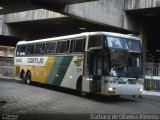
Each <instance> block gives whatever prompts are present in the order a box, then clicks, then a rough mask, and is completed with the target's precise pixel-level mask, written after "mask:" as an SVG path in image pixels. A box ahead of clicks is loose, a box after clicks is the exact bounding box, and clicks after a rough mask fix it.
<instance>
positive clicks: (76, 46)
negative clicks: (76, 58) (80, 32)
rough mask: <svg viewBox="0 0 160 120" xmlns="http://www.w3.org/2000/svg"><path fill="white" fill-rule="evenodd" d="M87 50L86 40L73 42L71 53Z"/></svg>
mask: <svg viewBox="0 0 160 120" xmlns="http://www.w3.org/2000/svg"><path fill="white" fill-rule="evenodd" d="M84 48H85V39H78V40H72V41H71V52H83V51H84Z"/></svg>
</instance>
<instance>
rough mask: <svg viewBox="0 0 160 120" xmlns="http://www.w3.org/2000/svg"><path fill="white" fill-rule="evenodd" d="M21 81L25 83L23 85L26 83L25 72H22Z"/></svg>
mask: <svg viewBox="0 0 160 120" xmlns="http://www.w3.org/2000/svg"><path fill="white" fill-rule="evenodd" d="M20 79H21V80H22V81H23V83H25V72H24V70H22V71H21V74H20Z"/></svg>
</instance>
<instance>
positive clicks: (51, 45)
mask: <svg viewBox="0 0 160 120" xmlns="http://www.w3.org/2000/svg"><path fill="white" fill-rule="evenodd" d="M55 52H56V42H50V43H46V53H55Z"/></svg>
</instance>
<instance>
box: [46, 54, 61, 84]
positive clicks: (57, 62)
mask: <svg viewBox="0 0 160 120" xmlns="http://www.w3.org/2000/svg"><path fill="white" fill-rule="evenodd" d="M62 60H63V57H56V60H55V63H54V64H53V66H52V68H51V71H50V73H49V75H48V79H47V83H48V84H52V82H53V80H54V78H55V76H56V75H57V71H58V66H60V64H61V62H62Z"/></svg>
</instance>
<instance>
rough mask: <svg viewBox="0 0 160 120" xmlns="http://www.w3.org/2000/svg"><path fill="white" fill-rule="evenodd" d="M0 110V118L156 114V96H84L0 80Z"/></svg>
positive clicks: (159, 102) (158, 104)
mask: <svg viewBox="0 0 160 120" xmlns="http://www.w3.org/2000/svg"><path fill="white" fill-rule="evenodd" d="M0 113H1V116H0V117H2V118H4V117H14V118H16V117H18V118H21V119H27V118H28V117H31V116H32V118H34V119H39V118H41V119H42V118H49V119H51V118H54V119H55V118H57V119H70V116H72V118H76V117H77V116H78V118H80V119H84V118H83V117H85V118H88V119H90V118H91V117H93V116H91V115H92V114H121V115H122V114H156V113H157V114H158V113H160V96H152V95H143V99H139V98H135V99H134V98H132V96H122V97H120V98H119V99H111V98H109V97H106V96H100V95H90V96H88V97H85V98H84V97H80V96H78V95H77V94H76V92H75V91H71V90H67V89H59V88H55V87H53V86H44V85H37V84H36V85H25V84H23V83H21V82H20V81H17V80H13V79H8V80H6V79H0ZM16 115H17V116H16ZM156 117H157V116H156ZM158 117H160V116H158ZM28 119H30V118H28ZM4 120H5V119H4Z"/></svg>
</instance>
